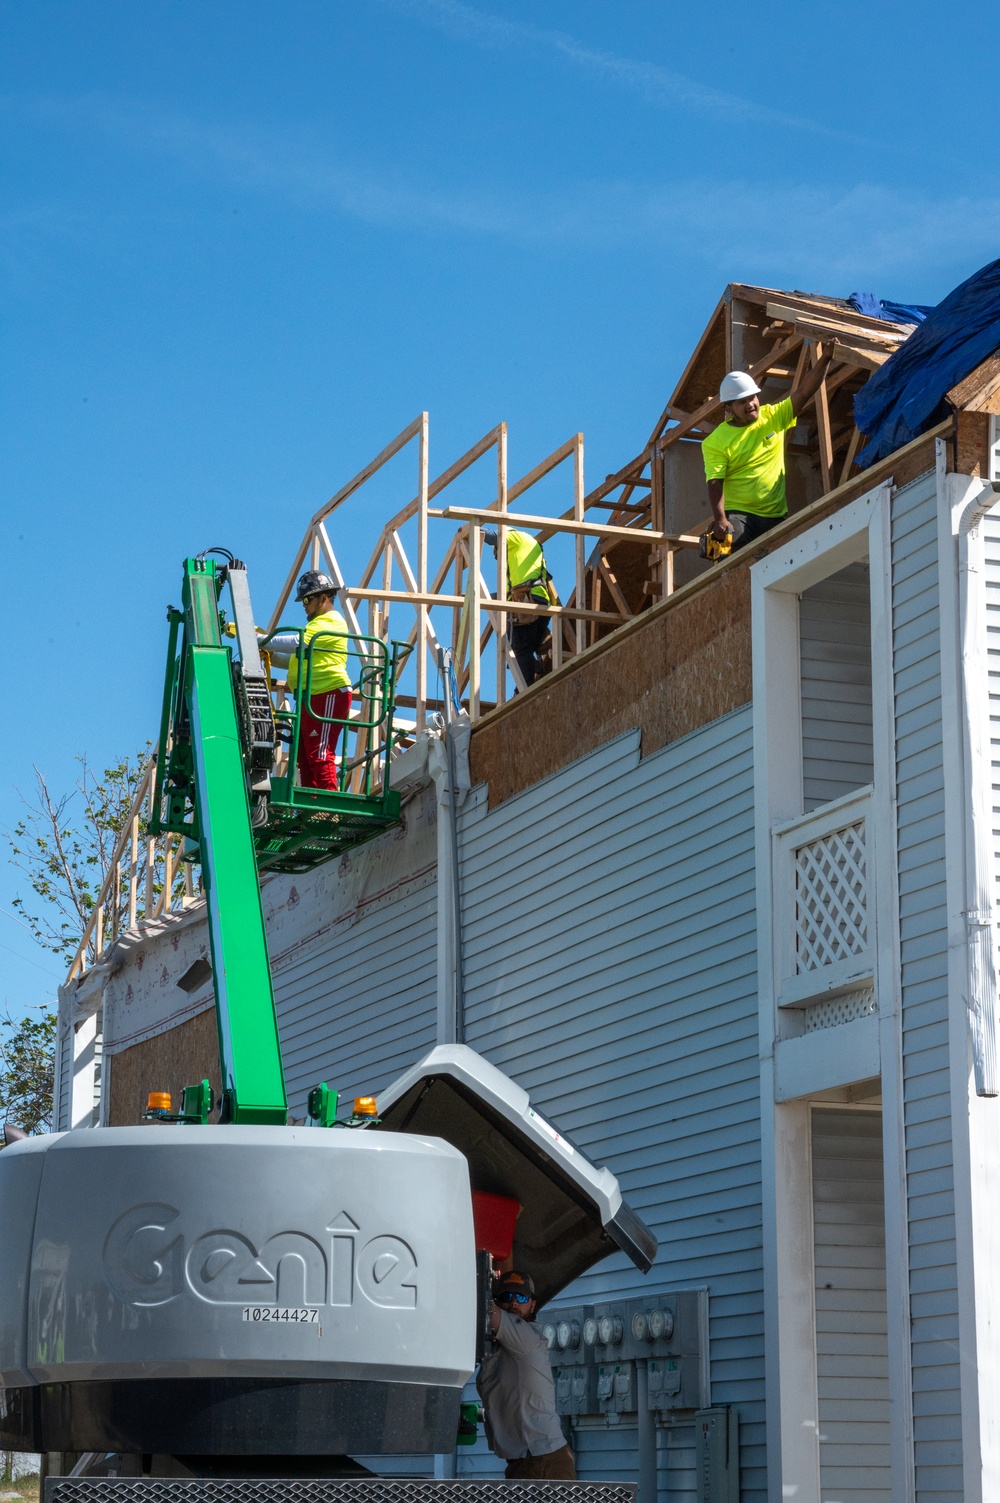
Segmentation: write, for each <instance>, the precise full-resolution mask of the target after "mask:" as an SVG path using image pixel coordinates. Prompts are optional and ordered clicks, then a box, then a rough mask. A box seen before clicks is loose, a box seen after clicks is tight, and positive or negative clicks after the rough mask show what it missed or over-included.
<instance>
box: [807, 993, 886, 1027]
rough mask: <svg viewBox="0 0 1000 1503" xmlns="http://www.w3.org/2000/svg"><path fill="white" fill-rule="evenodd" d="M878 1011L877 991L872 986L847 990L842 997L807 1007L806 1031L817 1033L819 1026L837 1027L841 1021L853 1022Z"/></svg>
mask: <svg viewBox="0 0 1000 1503" xmlns="http://www.w3.org/2000/svg"><path fill="white" fill-rule="evenodd" d="M877 1012H878V1003H877V1002H876V1001H875V993H874V991H872V989H871V988H870V987H865V988H863V989H862V990H861V991H857V992H845V993H844V995H843V996H842V997H833V998H831V1000H830V1001H829V1002H814V1003H813V1005H812V1007H809V1008H807V1009H806V1015H805V1031H806V1033H815V1032H816V1030H817V1029H818V1028H837V1027H839V1025H840V1024H841V1023H853V1022H854V1020H855V1018H870V1017H872V1016H873V1015H874V1014H875V1013H877Z"/></svg>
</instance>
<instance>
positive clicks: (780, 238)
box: [0, 0, 1000, 291]
mask: <svg viewBox="0 0 1000 1503" xmlns="http://www.w3.org/2000/svg"><path fill="white" fill-rule="evenodd" d="M449 3H450V0H449ZM3 108H6V109H7V110H8V111H11V110H16V111H19V112H20V113H21V114H22V116H23V115H30V117H31V118H32V119H33V120H34V121H35V122H36V123H38V124H41V123H43V122H44V123H47V124H49V125H50V126H55V127H58V128H61V129H64V130H73V131H75V132H77V133H80V132H83V133H86V132H90V133H91V134H98V133H100V134H103V135H104V136H105V137H106V138H109V139H111V140H113V142H114V143H115V145H116V147H117V148H118V149H120V150H122V151H124V152H128V153H130V154H140V155H145V156H147V157H150V156H158V157H160V158H162V159H167V160H170V161H172V162H173V163H175V164H179V165H180V166H181V168H182V169H183V175H184V176H185V177H187V178H188V179H192V180H193V179H195V178H196V177H199V176H200V177H201V178H203V179H205V178H207V179H208V180H210V181H216V182H219V183H222V184H225V185H226V186H227V187H228V188H229V189H230V190H234V189H236V190H239V189H242V190H244V191H246V192H249V193H254V194H258V195H261V196H263V197H265V198H268V199H270V200H272V201H275V202H278V203H282V204H284V205H286V206H288V207H289V208H290V209H296V210H298V211H300V212H308V213H319V214H324V213H327V214H334V215H337V216H340V217H343V218H346V219H349V220H353V221H356V222H359V223H363V224H369V225H374V226H382V227H385V228H386V229H388V230H394V231H406V232H408V233H412V232H420V233H425V234H428V235H436V236H442V237H446V236H450V237H455V236H463V237H469V238H479V239H487V238H489V239H492V240H497V241H503V242H506V243H509V244H514V245H521V246H525V247H533V248H536V249H538V250H539V251H543V250H544V251H546V252H549V253H552V254H559V255H566V254H570V255H576V254H584V255H587V254H591V255H592V254H604V253H613V254H614V256H616V257H617V258H618V259H619V262H620V261H621V258H622V257H623V256H627V255H628V253H629V251H630V249H631V248H633V247H634V248H636V249H637V250H640V251H641V252H642V254H643V255H644V256H647V257H648V255H649V253H650V251H653V252H656V251H658V250H662V252H663V253H664V256H665V258H666V257H667V256H669V255H675V256H681V257H691V258H697V260H698V261H699V262H700V263H702V264H704V265H708V266H711V267H714V268H716V269H717V270H718V272H719V274H720V275H721V276H723V277H730V276H740V277H745V278H747V279H750V278H753V277H757V278H760V279H761V280H764V281H774V282H776V283H777V284H778V285H789V284H792V285H798V286H800V287H801V286H803V285H804V284H806V283H808V284H809V285H810V286H816V287H819V286H823V285H825V286H826V288H827V290H831V291H832V290H836V289H838V288H840V289H841V290H843V288H844V287H845V286H846V283H847V282H848V281H850V282H851V283H852V284H854V283H856V282H857V283H860V282H866V283H868V285H877V284H878V283H879V282H880V281H882V282H883V285H884V279H887V278H889V277H893V276H898V275H900V274H902V273H905V272H907V271H908V270H909V269H910V268H914V269H920V270H921V271H925V270H926V269H927V268H929V267H935V266H938V265H946V264H949V263H951V264H953V263H954V262H955V261H959V262H960V263H961V264H962V265H966V264H967V263H968V262H969V261H970V259H972V258H974V257H976V256H977V255H980V254H981V255H982V256H983V257H984V259H985V258H987V257H988V256H990V255H993V254H994V252H995V245H996V242H997V238H998V236H1000V198H993V199H972V198H960V197H954V198H934V197H931V196H929V195H914V194H906V193H902V192H896V191H893V190H891V189H887V188H885V187H883V186H881V185H879V184H876V183H867V184H865V183H863V184H858V185H854V186H849V187H843V186H841V187H837V186H826V185H824V186H822V187H810V186H805V185H802V184H797V183H794V182H788V183H781V182H772V183H771V184H770V185H768V184H766V183H761V182H759V181H757V182H754V183H753V184H752V185H750V184H747V183H746V182H743V181H740V180H734V181H732V182H725V181H722V180H719V179H715V180H713V182H712V183H711V184H706V183H704V182H702V181H701V180H697V181H692V180H678V181H674V182H658V183H646V184H643V183H634V182H621V181H620V182H615V181H585V182H578V183H575V184H572V183H571V184H567V183H566V182H565V180H564V179H560V180H559V182H558V183H557V184H556V185H555V186H554V187H553V188H552V189H551V190H550V191H540V190H530V191H529V190H523V189H518V188H517V187H516V185H514V186H511V187H510V188H509V189H508V188H506V187H504V188H501V187H499V186H496V187H493V186H486V187H483V186H475V187H471V188H470V187H466V186H465V185H463V184H461V183H459V184H455V185H447V184H443V183H442V182H441V181H440V180H438V179H435V178H433V177H431V176H426V177H424V178H423V179H422V180H421V179H419V178H416V177H415V176H414V174H413V172H412V171H410V172H408V173H407V174H406V176H405V177H404V176H403V175H401V174H396V173H394V172H392V171H391V170H389V169H384V168H379V167H375V166H373V165H371V164H370V163H361V162H358V161H357V160H352V159H350V158H348V157H347V156H346V155H345V154H344V153H342V152H340V151H338V150H337V149H336V148H335V147H332V146H330V145H329V144H328V143H324V142H322V141H320V140H319V139H317V137H316V136H315V134H314V133H312V132H310V131H308V130H306V129H305V128H303V129H301V130H298V131H292V130H268V129H264V128H262V127H259V126H252V125H247V124H230V123H223V124H220V123H218V122H212V121H205V120H199V119H197V118H195V117H193V116H188V115H183V114H180V113H170V112H165V111H162V110H156V109H153V108H152V107H150V106H148V105H146V104H139V103H130V102H127V101H124V102H123V101H119V100H112V99H109V98H107V97H104V96H88V97H85V98H77V99H68V100H67V99H62V100H52V99H50V100H34V101H25V100H20V101H18V100H15V99H11V98H9V97H8V98H7V99H2V98H0V109H3ZM184 191H186V188H185V185H184V183H183V181H182V187H181V192H182V194H183V192H184ZM116 212H117V213H119V214H120V213H121V206H118V209H117V211H116ZM17 214H18V211H17V210H16V209H14V210H13V214H12V217H11V218H8V220H7V224H8V227H11V223H12V218H13V217H16V216H17ZM99 217H100V216H98V218H99ZM21 220H22V221H23V226H22V227H24V228H26V229H30V228H32V227H35V228H36V229H37V230H38V232H39V233H42V232H43V230H44V225H45V223H46V213H45V212H34V213H23V214H21ZM616 264H617V263H616Z"/></svg>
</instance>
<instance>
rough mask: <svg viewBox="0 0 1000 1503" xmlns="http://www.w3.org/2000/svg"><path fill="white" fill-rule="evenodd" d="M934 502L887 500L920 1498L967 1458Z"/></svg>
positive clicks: (938, 1488) (936, 1490) (957, 1482)
mask: <svg viewBox="0 0 1000 1503" xmlns="http://www.w3.org/2000/svg"><path fill="white" fill-rule="evenodd" d="M936 506H937V503H936V487H935V485H934V483H933V477H931V478H929V479H924V478H922V479H921V480H918V481H916V482H914V483H913V484H912V485H911V486H909V487H905V488H904V489H903V490H902V491H900V492H898V493H897V494H896V496H895V497H894V498H893V503H892V560H893V562H892V623H893V681H894V694H895V741H896V748H897V762H896V778H897V788H896V793H897V821H898V823H897V844H898V861H899V877H898V890H899V918H900V925H899V928H900V961H901V992H902V1035H903V1099H904V1122H905V1145H906V1191H907V1216H908V1222H909V1239H908V1240H909V1261H910V1315H911V1359H912V1363H913V1386H914V1392H915V1394H916V1395H918V1396H919V1395H920V1394H922V1393H925V1392H926V1391H927V1390H928V1389H930V1388H933V1389H936V1390H937V1398H936V1401H935V1402H932V1403H930V1404H929V1405H928V1404H921V1403H919V1402H916V1401H915V1404H914V1446H915V1461H916V1496H917V1500H918V1503H925V1500H926V1503H929V1500H930V1499H932V1498H933V1499H935V1503H943V1498H945V1497H947V1496H949V1495H954V1496H956V1497H958V1496H960V1495H961V1467H960V1465H959V1466H956V1465H955V1464H954V1463H956V1462H958V1461H960V1456H959V1454H958V1452H957V1451H955V1450H954V1448H953V1447H952V1446H951V1445H950V1443H949V1442H948V1441H947V1440H946V1438H945V1437H944V1436H943V1435H942V1433H941V1431H940V1430H939V1429H935V1425H936V1423H937V1420H936V1415H937V1414H939V1413H943V1412H945V1411H947V1412H949V1413H950V1412H953V1410H954V1408H955V1406H956V1405H957V1394H956V1393H955V1392H954V1390H955V1389H957V1383H958V1373H957V1366H956V1357H957V1343H956V1337H957V1323H956V1318H955V1315H954V1311H955V1309H956V1308H957V1282H956V1269H955V1262H954V1257H955V1220H954V1193H953V1190H954V1173H953V1157H952V1146H951V1089H950V1088H951V1082H950V1054H949V1044H950V1041H949V1037H948V1000H947V996H948V993H947V971H948V936H947V916H946V915H947V909H946V890H945V881H944V875H945V868H944V776H943V765H942V745H941V738H942V731H941V677H940V676H941V659H940V640H939V632H938V576H937V571H938V559H937V509H936ZM931 1289H933V1298H930V1299H929V1298H927V1291H929V1290H931Z"/></svg>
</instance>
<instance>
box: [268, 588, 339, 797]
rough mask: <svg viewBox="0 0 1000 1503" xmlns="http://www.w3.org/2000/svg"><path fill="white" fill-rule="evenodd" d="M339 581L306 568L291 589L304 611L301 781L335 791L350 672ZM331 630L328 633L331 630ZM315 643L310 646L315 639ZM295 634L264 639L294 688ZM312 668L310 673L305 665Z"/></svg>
mask: <svg viewBox="0 0 1000 1503" xmlns="http://www.w3.org/2000/svg"><path fill="white" fill-rule="evenodd" d="M336 598H337V586H336V585H335V584H334V582H333V580H332V579H331V578H330V576H329V574H323V573H321V572H320V571H319V570H317V569H309V570H307V571H306V573H305V574H303V575H302V577H301V579H300V580H299V582H298V585H297V587H296V590H295V599H296V600H297V601H299V602H300V603H301V605H302V607H303V609H304V610H305V613H306V623H307V624H306V629H305V631H304V632H303V633H302V642H303V644H304V648H305V657H304V668H305V672H306V675H307V682H308V684H309V691H310V692H309V703H308V704H304V705H303V706H302V714H301V716H300V723H299V756H298V767H299V782H300V783H301V785H302V787H303V788H325V789H327V790H328V791H329V792H332V793H335V792H336V791H337V761H336V752H337V738H338V736H339V735H340V724H338V722H346V720H347V717H348V715H349V714H350V710H351V676H350V674H349V673H348V671H347V639H348V627H347V622H346V621H345V620H344V618H343V616H342V615H341V614H340V612H339V611H338V610H335V609H334V606H335V602H336ZM331 634H332V635H331ZM316 638H318V639H319V640H318V641H316V645H315V646H313V645H312V644H313V642H314V640H315V639H316ZM298 648H299V635H298V633H297V632H282V633H280V634H279V635H278V636H275V637H272V638H271V640H270V641H269V642H268V644H267V651H268V652H269V653H270V655H271V661H272V663H274V664H276V665H277V666H278V667H285V666H286V665H287V668H288V687H289V689H291V690H292V692H293V693H294V692H295V689H296V686H297V684H298V677H299V660H298ZM310 662H311V664H312V672H311V674H310V673H309V665H310Z"/></svg>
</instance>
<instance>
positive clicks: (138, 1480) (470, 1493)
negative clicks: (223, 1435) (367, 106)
mask: <svg viewBox="0 0 1000 1503" xmlns="http://www.w3.org/2000/svg"><path fill="white" fill-rule="evenodd" d="M635 1495H636V1487H635V1484H634V1483H630V1482H520V1481H512V1482H507V1481H503V1480H500V1479H498V1480H497V1481H480V1482H474V1481H472V1482H463V1481H458V1480H454V1481H452V1480H449V1481H443V1482H439V1481H431V1480H430V1479H428V1478H425V1477H359V1478H348V1479H343V1480H340V1479H319V1480H308V1479H302V1478H294V1479H287V1480H275V1479H262V1480H254V1479H252V1478H250V1479H248V1478H245V1477H233V1478H192V1479H190V1480H189V1479H187V1478H185V1479H183V1480H177V1479H175V1478H172V1477H134V1478H132V1477H130V1478H117V1477H48V1478H46V1481H45V1499H44V1503H123V1500H125V1499H127V1500H128V1503H497V1500H498V1496H502V1499H503V1503H635Z"/></svg>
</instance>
